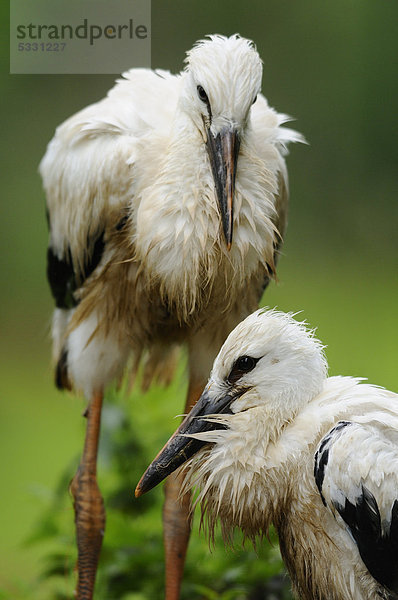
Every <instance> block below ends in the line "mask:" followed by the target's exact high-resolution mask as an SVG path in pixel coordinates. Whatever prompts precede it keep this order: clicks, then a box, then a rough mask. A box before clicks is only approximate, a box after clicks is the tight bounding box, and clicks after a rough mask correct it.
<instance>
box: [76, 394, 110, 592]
mask: <svg viewBox="0 0 398 600" xmlns="http://www.w3.org/2000/svg"><path fill="white" fill-rule="evenodd" d="M102 400H103V393H102V392H98V393H95V394H94V395H93V397H92V399H91V402H90V404H89V406H88V408H87V411H86V413H85V415H84V416H85V417H87V429H86V438H85V442H84V450H83V456H82V458H81V461H80V465H79V468H78V470H77V472H76V475H75V476H74V478H73V479H72V482H71V486H70V489H71V492H72V496H73V498H74V509H75V523H76V539H77V549H78V558H77V567H78V582H77V588H76V592H75V596H76V598H77V600H91V599H92V598H93V593H94V584H95V575H96V572H97V566H98V560H99V556H100V552H101V545H102V538H103V535H104V529H105V508H104V502H103V499H102V496H101V492H100V490H99V487H98V484H97V478H96V476H97V451H98V440H99V432H100V424H101V408H102Z"/></svg>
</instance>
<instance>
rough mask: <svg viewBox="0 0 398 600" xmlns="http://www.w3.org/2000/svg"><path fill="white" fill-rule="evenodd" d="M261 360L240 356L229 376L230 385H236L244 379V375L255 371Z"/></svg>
mask: <svg viewBox="0 0 398 600" xmlns="http://www.w3.org/2000/svg"><path fill="white" fill-rule="evenodd" d="M259 360H260V359H259V358H253V357H252V356H246V355H244V356H240V357H239V358H238V359H237V360H236V361H235V363H234V366H233V367H232V369H231V372H230V374H229V376H228V381H229V382H230V383H235V382H236V381H238V379H240V378H241V377H242V375H244V374H245V373H250V371H253V369H254V367H255V366H256V364H257V363H258V361H259Z"/></svg>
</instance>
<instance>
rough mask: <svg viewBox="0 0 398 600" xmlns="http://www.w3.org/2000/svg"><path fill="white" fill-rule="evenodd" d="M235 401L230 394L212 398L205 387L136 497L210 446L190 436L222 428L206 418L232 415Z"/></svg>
mask: <svg viewBox="0 0 398 600" xmlns="http://www.w3.org/2000/svg"><path fill="white" fill-rule="evenodd" d="M235 398H236V396H232V395H229V394H226V395H224V396H220V397H218V398H212V397H211V396H210V395H209V392H208V388H205V390H204V392H203V394H202V395H201V397H200V398H199V400H198V401H197V403H196V404H195V406H194V407H193V408H192V410H191V412H190V413H189V414H188V415H187V416H186V417H185V419H184V421H183V422H182V423H181V425H180V427H179V428H178V429H177V431H176V432H175V433H174V434H173V435H172V436H171V438H170V439H169V441H168V442H167V443H166V445H165V446H164V448H163V449H162V450H161V451H160V452H159V454H158V455H157V457H156V458H155V459H154V460H153V461H152V463H151V464H150V465H149V467H148V468H147V470H146V471H145V473H144V474H143V476H142V477H141V479H140V481H139V483H138V485H137V487H136V490H135V495H136V497H137V498H138V497H139V496H142V494H145V492H148V491H149V490H151V489H152V488H153V487H155V486H156V485H158V483H160V482H161V481H163V479H165V478H166V477H167V476H168V475H170V473H173V471H175V470H176V469H177V468H178V467H179V466H180V465H182V464H183V463H184V462H186V461H187V460H188V459H189V458H191V456H193V455H194V454H196V452H198V450H200V449H201V448H202V447H203V446H205V445H206V444H207V442H204V441H202V440H197V439H193V438H190V437H187V436H189V435H190V434H193V433H200V432H202V431H211V430H213V429H222V425H220V424H219V423H214V422H211V421H207V420H206V416H208V415H214V414H221V413H226V412H230V411H229V406H230V404H231V402H233V400H234V399H235Z"/></svg>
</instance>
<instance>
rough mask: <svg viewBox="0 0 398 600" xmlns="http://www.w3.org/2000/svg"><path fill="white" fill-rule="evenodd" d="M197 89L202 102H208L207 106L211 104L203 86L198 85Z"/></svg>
mask: <svg viewBox="0 0 398 600" xmlns="http://www.w3.org/2000/svg"><path fill="white" fill-rule="evenodd" d="M196 89H197V90H198V96H199V98H200V99H201V100H202V102H206V104H207V103H208V102H209V98H208V97H207V94H206V92H205V91H204V89H203V88H202V86H201V85H198V87H197V88H196Z"/></svg>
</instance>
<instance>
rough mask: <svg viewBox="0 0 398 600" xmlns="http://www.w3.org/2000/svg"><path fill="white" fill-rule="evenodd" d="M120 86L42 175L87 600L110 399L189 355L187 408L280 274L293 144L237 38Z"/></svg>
mask: <svg viewBox="0 0 398 600" xmlns="http://www.w3.org/2000/svg"><path fill="white" fill-rule="evenodd" d="M123 77H124V78H123V79H121V80H119V81H118V82H117V83H116V85H115V87H114V88H112V89H111V90H110V92H109V93H108V95H107V97H106V98H105V99H103V100H101V101H100V102H98V103H96V104H93V105H91V106H89V107H87V108H85V109H84V110H82V111H81V112H79V113H77V114H76V115H74V116H73V117H71V118H70V119H68V120H67V121H65V123H63V124H62V125H60V126H59V127H58V128H57V131H56V134H55V136H54V138H53V140H52V141H51V142H50V144H49V146H48V149H47V152H46V154H45V156H44V158H43V160H42V162H41V165H40V172H41V175H42V177H43V182H44V188H45V191H46V195H47V206H48V219H49V227H50V241H49V249H48V277H49V281H50V285H51V289H52V292H53V295H54V298H55V302H56V309H55V313H54V318H53V328H52V337H53V343H54V359H55V363H56V383H57V385H58V387H59V388H74V389H75V390H81V391H83V392H84V394H85V395H86V397H87V399H88V400H89V405H88V409H87V411H86V416H87V419H88V422H87V434H86V442H85V449H84V452H83V457H82V460H81V464H80V467H79V470H78V472H77V474H76V476H75V478H74V480H73V482H72V493H73V495H74V504H75V512H76V529H77V539H78V553H79V557H78V571H79V580H78V591H77V594H78V598H80V599H83V598H91V596H92V590H93V586H94V580H95V572H96V568H97V562H98V557H99V553H100V548H101V542H102V536H103V530H104V525H105V511H104V507H103V502H102V498H101V494H100V492H99V489H98V486H97V483H96V456H97V445H98V436H99V424H100V415H101V406H102V400H103V393H104V388H105V387H106V385H107V384H108V383H109V382H110V381H111V380H113V379H114V378H115V377H120V375H121V373H122V372H123V369H124V368H125V366H126V363H127V362H128V360H131V361H132V363H131V364H133V365H135V366H137V365H138V363H139V362H140V360H141V358H142V357H144V359H145V357H146V368H145V374H146V380H147V382H148V381H149V380H150V379H151V378H153V377H154V376H155V377H158V378H160V379H168V378H170V373H171V371H172V368H171V364H170V363H171V362H172V361H171V356H172V352H171V350H172V348H173V347H174V346H177V345H179V344H182V343H185V344H186V345H187V347H188V353H189V390H188V397H187V403H186V411H188V410H189V408H190V407H191V406H192V405H193V404H194V402H195V401H196V400H197V398H198V397H199V396H200V394H201V392H202V390H203V388H204V386H205V384H206V381H207V376H208V373H209V370H210V367H211V364H212V362H213V360H214V357H215V356H216V354H217V352H218V350H219V348H220V346H221V344H222V342H223V341H224V340H225V338H226V336H227V334H228V333H229V332H230V331H231V330H232V328H233V327H234V326H235V325H236V324H237V323H238V322H239V321H240V320H241V319H242V318H243V317H245V316H247V315H248V314H249V313H250V312H252V311H253V310H254V309H255V308H257V305H258V301H259V298H260V297H261V294H262V292H263V289H264V288H265V286H266V285H267V283H268V281H269V279H270V277H272V276H273V274H274V270H275V262H276V258H277V252H278V246H279V244H280V241H281V236H282V235H283V233H284V230H285V226H286V211H287V175H286V168H285V162H284V158H283V157H284V155H285V153H286V147H287V144H288V143H289V142H292V141H300V140H301V137H300V136H299V135H298V134H297V133H295V132H294V131H292V130H290V129H286V128H283V127H281V125H282V124H283V123H284V122H285V121H286V120H287V117H286V116H285V115H281V114H278V113H277V112H275V111H274V110H273V109H272V108H270V107H269V106H268V104H267V101H266V99H265V98H264V96H262V95H261V94H260V87H261V77H262V63H261V60H260V57H259V55H258V53H257V51H256V49H255V47H254V45H253V43H252V42H250V41H249V40H246V39H243V38H241V37H239V36H238V35H233V36H232V37H229V38H226V37H222V36H218V35H217V36H210V37H209V39H206V40H203V41H200V42H198V43H197V44H196V45H195V46H194V48H193V49H192V50H190V51H189V52H188V54H187V59H186V68H185V70H184V71H183V72H182V73H180V74H179V75H171V74H170V73H169V72H166V71H151V70H147V69H132V70H130V71H128V72H127V73H125V74H124V76H123ZM256 100H257V102H256ZM179 490H180V482H179V480H178V479H176V480H175V481H174V482H173V483H170V485H169V486H168V490H167V497H166V503H165V511H164V521H165V545H166V579H167V581H166V588H167V598H168V600H172V599H174V598H177V597H178V589H179V582H180V579H181V573H182V569H183V564H184V557H185V551H186V546H187V543H188V538H189V531H190V522H189V519H188V517H187V515H188V506H189V501H188V500H189V499H188V498H187V501H186V502H185V506H183V507H181V506H180V505H179V504H178V502H177V501H176V498H177V496H178V494H179Z"/></svg>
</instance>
